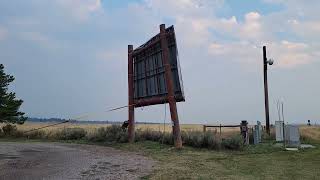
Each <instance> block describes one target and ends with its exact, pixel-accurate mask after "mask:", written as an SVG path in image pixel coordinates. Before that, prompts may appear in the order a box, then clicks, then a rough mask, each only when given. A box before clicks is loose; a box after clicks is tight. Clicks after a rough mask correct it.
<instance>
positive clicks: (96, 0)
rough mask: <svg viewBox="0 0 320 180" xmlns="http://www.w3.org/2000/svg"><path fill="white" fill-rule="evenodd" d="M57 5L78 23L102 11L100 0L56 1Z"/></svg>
mask: <svg viewBox="0 0 320 180" xmlns="http://www.w3.org/2000/svg"><path fill="white" fill-rule="evenodd" d="M57 3H58V5H60V6H61V7H62V8H64V9H65V10H66V11H67V12H69V13H70V14H71V15H72V16H73V17H74V18H76V19H77V20H79V21H85V20H88V18H89V17H90V15H91V14H93V13H97V12H99V11H101V10H102V6H101V0H57Z"/></svg>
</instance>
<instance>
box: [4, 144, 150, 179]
mask: <svg viewBox="0 0 320 180" xmlns="http://www.w3.org/2000/svg"><path fill="white" fill-rule="evenodd" d="M154 165H155V163H154V161H153V160H151V159H149V158H146V157H144V156H141V155H138V154H136V153H131V152H124V151H120V150H116V149H113V148H110V147H104V146H95V145H77V144H64V143H42V142H31V143H26V142H0V179H9V180H15V179H17V180H18V179H19V180H20V179H30V180H31V179H32V180H37V179H94V180H96V179H139V178H140V177H143V176H146V175H148V174H150V173H151V171H152V169H153V167H154Z"/></svg>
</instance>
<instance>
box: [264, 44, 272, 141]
mask: <svg viewBox="0 0 320 180" xmlns="http://www.w3.org/2000/svg"><path fill="white" fill-rule="evenodd" d="M268 64H269V65H272V64H273V60H272V59H270V60H268V59H267V48H266V46H263V78H264V79H263V80H264V106H265V114H266V130H267V133H268V134H269V135H270V118H269V95H268V72H267V71H268Z"/></svg>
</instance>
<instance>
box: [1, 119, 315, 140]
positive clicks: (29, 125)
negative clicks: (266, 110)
mask: <svg viewBox="0 0 320 180" xmlns="http://www.w3.org/2000/svg"><path fill="white" fill-rule="evenodd" d="M50 124H54V123H35V122H26V123H24V124H23V125H17V127H18V129H19V130H22V131H27V130H31V129H36V128H40V127H43V126H46V125H50ZM2 125H3V124H2ZM0 126H1V125H0ZM107 126H110V125H109V124H77V123H65V124H60V125H57V126H53V127H49V128H45V129H44V130H45V131H55V130H58V129H62V128H74V127H80V128H83V129H85V130H87V132H88V133H92V132H94V131H95V130H97V129H98V128H99V127H107ZM180 126H181V130H182V131H203V125H200V124H181V125H180ZM136 129H142V130H146V129H150V130H154V131H161V132H163V131H166V132H171V131H172V127H171V125H170V124H166V125H163V124H137V125H136ZM299 129H300V134H301V136H302V137H306V138H308V139H311V140H312V142H317V141H319V142H320V126H300V128H299ZM207 130H209V131H217V132H218V133H219V128H208V129H207ZM237 133H239V128H222V137H228V136H231V135H234V134H237Z"/></svg>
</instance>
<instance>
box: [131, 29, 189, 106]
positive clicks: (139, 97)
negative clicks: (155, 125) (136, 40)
mask: <svg viewBox="0 0 320 180" xmlns="http://www.w3.org/2000/svg"><path fill="white" fill-rule="evenodd" d="M165 39H166V42H167V43H166V44H167V46H168V56H169V63H170V68H171V76H172V77H171V79H172V82H173V89H174V98H175V100H176V102H181V101H185V97H184V93H183V82H182V76H181V70H180V63H179V58H178V48H177V42H176V37H175V32H174V27H173V26H170V27H168V28H166V29H165ZM163 57H164V56H163V50H162V47H161V37H160V33H159V34H157V35H156V36H154V37H152V38H151V39H150V40H149V41H147V42H146V43H145V44H143V45H141V46H140V47H138V48H136V49H135V50H133V52H132V59H133V68H134V69H133V89H134V104H135V106H136V107H140V106H147V105H154V104H163V103H167V102H168V98H167V97H168V90H167V88H168V86H167V81H166V75H165V63H164V62H165V61H164V59H163Z"/></svg>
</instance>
